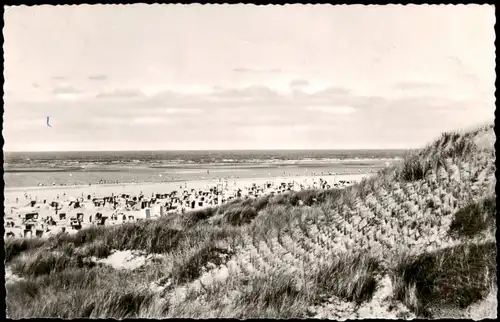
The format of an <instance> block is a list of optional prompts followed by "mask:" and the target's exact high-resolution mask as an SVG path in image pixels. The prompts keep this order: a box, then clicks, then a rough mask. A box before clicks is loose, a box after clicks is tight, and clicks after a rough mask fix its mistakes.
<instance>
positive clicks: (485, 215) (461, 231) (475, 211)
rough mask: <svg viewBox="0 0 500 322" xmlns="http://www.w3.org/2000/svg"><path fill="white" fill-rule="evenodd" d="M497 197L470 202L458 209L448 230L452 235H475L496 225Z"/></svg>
mask: <svg viewBox="0 0 500 322" xmlns="http://www.w3.org/2000/svg"><path fill="white" fill-rule="evenodd" d="M495 218H496V198H495V197H494V196H492V197H488V198H485V199H483V200H482V201H477V202H473V203H470V204H468V205H467V206H465V207H464V208H462V209H460V210H458V211H457V212H456V213H455V215H454V218H453V221H452V222H451V224H450V229H449V231H448V233H449V235H450V236H452V237H455V238H456V237H469V238H470V237H473V236H475V235H477V234H479V233H481V232H482V231H484V230H486V229H488V228H490V229H494V228H495V226H496V223H495V221H496V220H495Z"/></svg>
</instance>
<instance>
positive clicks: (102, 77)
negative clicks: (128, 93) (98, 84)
mask: <svg viewBox="0 0 500 322" xmlns="http://www.w3.org/2000/svg"><path fill="white" fill-rule="evenodd" d="M88 79H89V80H93V81H103V80H106V79H108V76H106V75H104V74H97V75H90V76H89V77H88Z"/></svg>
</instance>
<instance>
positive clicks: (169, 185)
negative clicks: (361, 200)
mask: <svg viewBox="0 0 500 322" xmlns="http://www.w3.org/2000/svg"><path fill="white" fill-rule="evenodd" d="M369 175H370V173H360V174H341V175H324V176H297V177H272V178H269V177H268V178H265V177H261V178H236V179H231V180H228V186H229V188H233V189H238V188H244V187H245V186H249V185H251V184H252V183H256V184H261V183H264V182H266V181H273V182H287V181H290V180H293V181H297V182H307V181H309V182H313V181H314V180H316V181H318V180H319V178H323V179H324V180H326V181H327V182H338V181H340V180H346V181H352V180H354V181H360V180H361V179H362V178H363V177H366V176H369ZM218 182H219V181H218V180H189V181H179V182H144V183H126V184H93V185H75V186H43V187H38V186H32V187H14V188H9V187H6V188H5V190H4V198H5V205H10V204H12V202H15V199H16V198H19V200H24V199H25V193H27V194H28V195H31V199H33V200H35V199H37V200H40V201H43V200H44V199H46V200H55V199H56V198H57V196H58V195H59V197H60V198H61V200H63V194H66V196H67V197H75V198H77V197H82V196H85V197H86V196H87V195H89V194H90V195H95V196H96V197H103V196H108V195H111V194H139V193H140V192H141V191H142V193H143V194H144V195H151V194H152V193H169V192H171V191H174V190H182V189H184V187H185V186H187V187H188V188H189V189H201V188H206V187H207V186H209V185H216V184H217V183H218ZM234 183H236V184H234ZM181 187H182V188H181Z"/></svg>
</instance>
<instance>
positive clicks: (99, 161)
mask: <svg viewBox="0 0 500 322" xmlns="http://www.w3.org/2000/svg"><path fill="white" fill-rule="evenodd" d="M405 153H406V150H274V151H273V150H261V151H257V150H240V151H227V150H226V151H96V152H90V151H81V152H4V182H5V188H10V187H12V188H14V187H34V186H65V185H87V184H113V183H119V184H124V183H140V182H172V181H174V182H182V181H190V180H212V179H213V180H218V179H219V178H224V179H231V178H267V177H277V176H280V177H283V176H291V177H293V176H299V175H300V176H303V175H327V174H354V173H361V172H363V173H367V172H376V171H378V170H379V169H381V168H384V167H386V166H388V165H389V164H391V163H394V162H399V160H401V158H402V157H403V156H404V154H405Z"/></svg>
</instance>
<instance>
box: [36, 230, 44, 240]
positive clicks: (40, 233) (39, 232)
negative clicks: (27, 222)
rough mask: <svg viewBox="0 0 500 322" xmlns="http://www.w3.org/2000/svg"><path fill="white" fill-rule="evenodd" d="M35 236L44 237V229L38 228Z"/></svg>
mask: <svg viewBox="0 0 500 322" xmlns="http://www.w3.org/2000/svg"><path fill="white" fill-rule="evenodd" d="M35 236H36V237H39V238H40V237H42V236H43V230H39V229H37V230H36V232H35Z"/></svg>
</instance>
